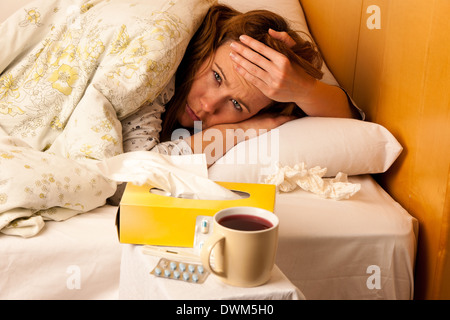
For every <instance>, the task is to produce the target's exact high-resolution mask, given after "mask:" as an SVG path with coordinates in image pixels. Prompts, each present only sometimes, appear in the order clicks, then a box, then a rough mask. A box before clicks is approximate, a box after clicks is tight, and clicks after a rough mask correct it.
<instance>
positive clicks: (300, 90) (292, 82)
mask: <svg viewBox="0 0 450 320" xmlns="http://www.w3.org/2000/svg"><path fill="white" fill-rule="evenodd" d="M269 34H270V35H271V36H272V37H273V38H275V39H278V40H281V41H283V42H284V43H285V44H286V45H288V46H289V47H292V46H293V45H295V41H294V40H293V39H292V38H291V37H290V36H289V35H288V34H287V33H286V32H277V31H274V30H269ZM240 40H241V42H242V44H241V43H238V42H232V43H231V49H232V50H231V54H230V57H231V59H232V60H233V61H234V62H235V68H236V70H237V72H238V73H239V74H240V75H241V76H242V77H244V78H245V79H246V80H247V81H248V82H250V83H252V84H253V85H254V86H256V87H257V88H258V89H259V90H260V91H261V92H262V93H263V94H264V95H266V96H267V97H268V98H270V99H272V100H275V101H278V102H295V103H297V104H300V103H302V102H303V101H305V102H306V101H307V99H308V97H309V92H310V91H311V90H312V89H313V88H314V86H315V84H316V79H314V78H313V77H312V76H310V75H308V74H307V73H306V71H305V70H304V69H303V68H302V67H301V66H300V65H298V64H295V63H292V62H291V61H290V60H289V59H288V58H287V57H286V56H285V55H283V54H282V53H280V52H278V51H276V50H274V49H272V48H270V47H268V46H266V45H264V44H262V43H261V42H259V41H257V40H255V39H253V38H251V37H249V36H246V35H243V36H241V37H240Z"/></svg>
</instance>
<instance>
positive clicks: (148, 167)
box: [97, 151, 241, 200]
mask: <svg viewBox="0 0 450 320" xmlns="http://www.w3.org/2000/svg"><path fill="white" fill-rule="evenodd" d="M97 167H98V169H99V170H100V172H101V173H102V174H103V175H104V176H105V177H107V178H108V179H111V180H113V181H117V182H131V183H133V184H135V185H138V186H141V185H144V184H148V185H151V186H152V187H154V188H157V189H160V190H163V191H165V192H167V193H168V194H169V195H171V196H172V197H178V198H189V199H202V200H236V199H241V197H240V195H239V194H237V193H235V192H232V191H230V190H228V189H227V188H224V187H222V186H220V185H219V184H217V183H215V182H214V181H212V180H210V179H208V167H207V164H206V158H205V155H204V154H194V155H181V156H169V155H163V154H159V153H156V152H151V151H136V152H128V153H124V154H120V155H118V156H115V157H111V158H108V159H105V160H103V161H101V162H99V163H97Z"/></svg>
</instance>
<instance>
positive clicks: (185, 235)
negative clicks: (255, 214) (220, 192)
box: [116, 182, 276, 247]
mask: <svg viewBox="0 0 450 320" xmlns="http://www.w3.org/2000/svg"><path fill="white" fill-rule="evenodd" d="M216 183H217V184H219V185H221V186H223V187H225V188H227V189H229V190H233V191H237V192H238V193H240V194H243V195H244V196H242V197H241V199H236V200H196V199H183V198H176V197H171V196H166V195H161V194H156V193H153V192H151V191H150V190H152V189H154V188H152V186H149V185H143V186H137V185H134V184H132V183H128V184H127V186H126V188H125V191H124V194H123V197H122V200H121V202H120V205H119V210H118V212H117V217H116V226H117V231H118V236H119V241H120V242H121V243H132V244H147V245H160V246H175V247H193V245H194V237H195V224H196V218H197V216H213V215H214V214H215V213H216V212H217V211H219V210H222V209H225V208H229V207H241V206H242V207H259V208H263V209H266V210H269V211H272V212H273V211H274V206H275V193H276V191H275V185H271V184H256V183H232V182H216Z"/></svg>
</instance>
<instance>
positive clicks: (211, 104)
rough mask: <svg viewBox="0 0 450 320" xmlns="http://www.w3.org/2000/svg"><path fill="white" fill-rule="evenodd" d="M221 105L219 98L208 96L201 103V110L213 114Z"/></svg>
mask: <svg viewBox="0 0 450 320" xmlns="http://www.w3.org/2000/svg"><path fill="white" fill-rule="evenodd" d="M220 104H221V98H220V97H219V96H217V95H209V96H208V97H205V99H203V101H202V109H203V111H204V112H207V113H211V114H214V113H215V112H216V111H217V110H218V109H219V108H220Z"/></svg>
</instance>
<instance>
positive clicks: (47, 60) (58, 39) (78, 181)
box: [0, 0, 213, 237]
mask: <svg viewBox="0 0 450 320" xmlns="http://www.w3.org/2000/svg"><path fill="white" fill-rule="evenodd" d="M212 2H213V1H211V0H170V1H168V0H151V1H150V0H93V1H76V0H71V1H70V0H59V1H58V0H53V1H49V0H43V1H36V2H33V3H31V4H29V5H27V6H25V7H24V8H22V9H21V10H19V11H18V12H16V13H15V14H14V15H12V16H11V17H10V18H9V19H8V20H6V21H5V22H4V23H2V24H1V25H0V43H1V46H2V50H0V231H1V232H2V233H3V234H9V235H20V236H23V237H30V236H34V235H36V234H37V233H38V232H39V231H40V230H41V229H42V227H43V226H44V223H45V222H44V221H45V220H46V219H53V220H59V221H60V220H65V219H67V218H69V217H72V216H74V215H76V214H79V213H82V212H87V211H89V210H92V209H93V208H96V207H98V206H101V205H103V204H104V203H105V200H106V199H107V198H108V197H109V196H111V195H112V194H114V192H115V190H116V183H115V182H113V181H110V180H108V179H107V178H105V177H104V176H102V174H101V173H100V172H98V170H97V169H96V168H97V166H96V163H97V162H99V161H101V160H102V159H105V158H109V157H112V156H115V155H118V154H120V153H122V151H123V150H122V128H121V123H120V120H121V119H123V118H125V117H126V116H128V115H130V114H132V113H134V112H136V111H137V110H138V109H139V108H140V107H141V106H142V105H143V104H145V103H148V102H151V101H153V100H154V99H155V98H156V97H157V96H158V95H159V93H160V92H161V91H162V90H163V89H164V87H165V86H166V84H167V83H168V82H169V80H170V78H171V77H172V76H173V74H174V73H175V70H176V68H177V66H178V64H179V62H180V61H181V58H182V56H183V54H184V50H185V48H186V46H187V44H188V42H189V40H190V37H191V36H192V35H193V32H194V31H195V30H196V28H197V27H198V25H199V23H200V21H201V19H202V18H203V15H204V14H205V13H206V10H207V8H208V7H209V5H210V4H211V3H212Z"/></svg>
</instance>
